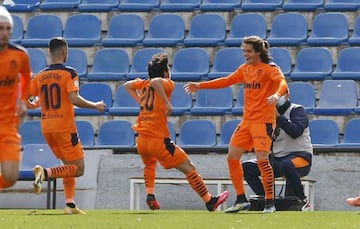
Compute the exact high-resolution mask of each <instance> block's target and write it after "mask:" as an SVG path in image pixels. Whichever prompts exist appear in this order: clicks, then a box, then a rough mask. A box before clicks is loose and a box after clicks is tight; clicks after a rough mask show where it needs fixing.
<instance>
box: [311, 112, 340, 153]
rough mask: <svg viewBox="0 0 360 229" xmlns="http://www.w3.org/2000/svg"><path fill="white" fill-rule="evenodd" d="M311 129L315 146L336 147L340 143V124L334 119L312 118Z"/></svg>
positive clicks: (312, 141)
mask: <svg viewBox="0 0 360 229" xmlns="http://www.w3.org/2000/svg"><path fill="white" fill-rule="evenodd" d="M309 129H310V136H311V143H312V145H313V147H315V148H321V147H334V146H336V145H337V144H339V139H340V133H339V126H338V124H337V123H336V122H335V121H334V120H331V119H312V120H310V121H309Z"/></svg>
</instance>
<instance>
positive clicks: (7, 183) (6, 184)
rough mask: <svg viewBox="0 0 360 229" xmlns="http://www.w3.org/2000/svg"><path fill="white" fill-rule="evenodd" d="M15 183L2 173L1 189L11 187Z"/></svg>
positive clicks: (0, 179) (0, 177)
mask: <svg viewBox="0 0 360 229" xmlns="http://www.w3.org/2000/svg"><path fill="white" fill-rule="evenodd" d="M14 184H15V182H11V181H8V180H6V179H5V178H4V177H3V176H1V175H0V190H1V189H4V188H9V187H11V186H13V185H14Z"/></svg>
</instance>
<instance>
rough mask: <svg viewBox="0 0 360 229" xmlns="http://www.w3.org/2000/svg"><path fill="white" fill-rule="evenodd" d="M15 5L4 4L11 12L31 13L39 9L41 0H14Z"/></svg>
mask: <svg viewBox="0 0 360 229" xmlns="http://www.w3.org/2000/svg"><path fill="white" fill-rule="evenodd" d="M12 1H13V3H14V4H9V5H8V4H3V6H4V7H5V8H7V10H8V11H9V12H21V13H31V12H34V11H35V10H37V9H38V7H39V5H40V2H41V1H40V0H12Z"/></svg>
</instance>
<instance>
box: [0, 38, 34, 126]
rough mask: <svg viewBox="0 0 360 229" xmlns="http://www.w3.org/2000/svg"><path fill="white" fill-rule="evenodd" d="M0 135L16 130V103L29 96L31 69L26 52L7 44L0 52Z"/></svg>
mask: <svg viewBox="0 0 360 229" xmlns="http://www.w3.org/2000/svg"><path fill="white" fill-rule="evenodd" d="M0 66H1V67H0V133H2V132H4V131H9V130H10V129H11V130H14V131H16V130H17V126H18V124H19V117H18V116H17V102H18V101H19V100H20V99H21V100H23V101H26V99H27V98H28V95H29V88H30V80H31V67H30V60H29V56H28V54H27V52H26V50H25V49H24V48H23V47H21V46H17V45H13V44H9V46H8V48H7V49H6V50H5V51H2V52H0Z"/></svg>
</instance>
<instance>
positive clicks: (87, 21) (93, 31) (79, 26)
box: [63, 14, 101, 47]
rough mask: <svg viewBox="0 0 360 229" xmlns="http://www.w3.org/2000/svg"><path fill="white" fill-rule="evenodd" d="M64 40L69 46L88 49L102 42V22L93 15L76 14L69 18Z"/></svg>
mask: <svg viewBox="0 0 360 229" xmlns="http://www.w3.org/2000/svg"><path fill="white" fill-rule="evenodd" d="M63 36H64V38H65V39H66V40H67V42H68V45H69V46H79V47H88V46H93V45H95V44H99V43H100V42H101V21H100V19H99V18H98V17H97V16H96V15H93V14H74V15H71V16H70V17H68V18H67V20H66V22H65V27H64V34H63Z"/></svg>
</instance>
